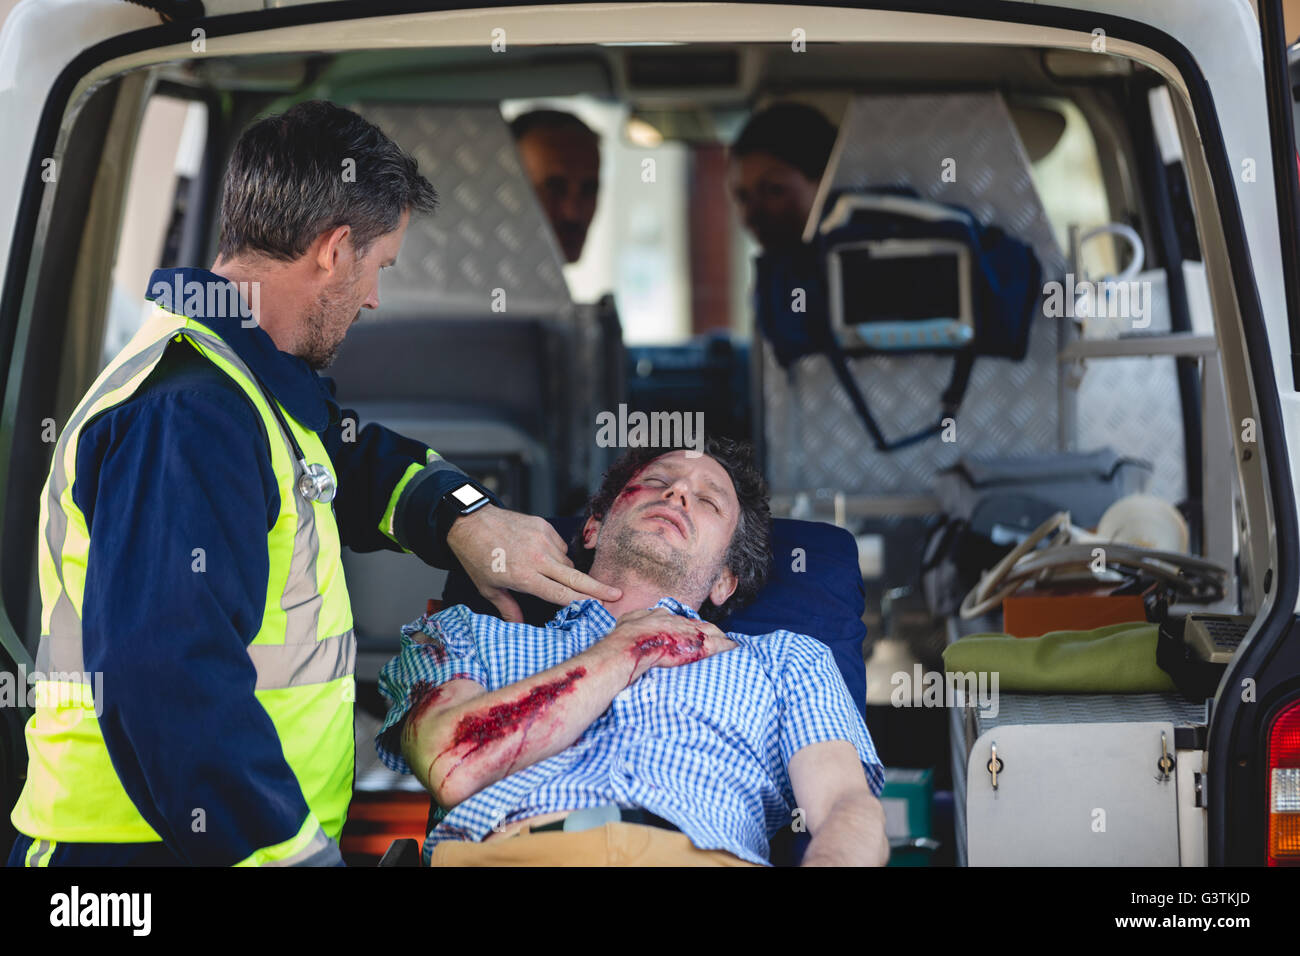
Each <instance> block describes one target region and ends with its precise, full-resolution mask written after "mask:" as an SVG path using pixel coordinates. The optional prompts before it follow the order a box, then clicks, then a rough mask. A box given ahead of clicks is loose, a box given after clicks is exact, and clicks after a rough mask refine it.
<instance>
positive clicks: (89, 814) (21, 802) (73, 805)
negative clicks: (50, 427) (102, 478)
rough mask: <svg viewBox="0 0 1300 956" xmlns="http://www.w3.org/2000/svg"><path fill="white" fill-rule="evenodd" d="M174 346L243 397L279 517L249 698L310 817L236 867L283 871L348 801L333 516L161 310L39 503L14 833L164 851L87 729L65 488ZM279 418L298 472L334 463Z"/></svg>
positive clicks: (231, 367)
mask: <svg viewBox="0 0 1300 956" xmlns="http://www.w3.org/2000/svg"><path fill="white" fill-rule="evenodd" d="M173 340H174V341H176V342H178V343H179V342H185V343H188V344H189V345H191V346H193V347H194V348H195V349H197V350H198V351H199V352H200V353H201V354H202V355H203V356H204V357H206V358H207V359H208V360H209V361H211V362H212V363H213V364H214V365H215V366H216V367H217V368H219V369H220V370H221V371H223V372H224V373H226V374H227V375H229V376H230V378H231V379H232V380H233V381H234V382H235V383H236V384H237V385H239V387H240V388H241V389H243V391H244V393H245V394H246V395H247V396H248V399H249V401H250V402H252V404H253V406H254V408H256V409H257V411H258V413H259V414H260V415H261V417H262V422H263V424H264V425H265V426H266V435H267V436H268V438H269V439H270V441H269V446H270V455H271V463H272V465H273V467H274V471H275V479H276V484H277V486H278V488H279V497H280V513H279V515H278V516H277V517H276V520H275V524H274V526H273V527H272V528H271V530H270V532H269V533H268V535H267V542H266V546H267V555H268V557H269V559H270V560H269V568H270V574H269V579H268V581H267V588H266V606H265V610H264V611H263V613H262V623H261V628H260V629H259V630H258V632H257V636H256V637H254V638H253V641H252V643H251V644H249V646H248V655H249V657H250V658H251V659H252V662H253V665H254V667H255V669H256V672H257V685H256V689H255V691H254V693H255V694H256V696H257V699H258V700H259V701H260V702H261V704H262V706H263V707H264V708H266V712H267V714H268V715H269V716H270V718H271V721H272V722H273V723H274V725H275V729H276V732H277V733H278V734H279V738H280V744H281V746H282V748H283V750H284V755H285V759H286V760H287V761H288V764H289V767H290V768H291V769H292V770H293V772H294V774H295V775H296V776H297V778H298V783H299V784H300V786H301V788H302V792H303V796H304V797H305V798H306V801H307V806H308V808H309V813H308V816H307V817H306V819H304V821H303V824H302V827H301V829H300V830H299V832H298V833H297V834H296V835H295V836H294V837H292V838H290V839H289V840H287V841H285V842H284V843H282V844H279V845H277V846H270V847H262V848H260V849H258V850H257V851H256V852H254V853H253V854H252V855H251V856H250V857H249V858H248V859H246V860H243V861H241V862H242V863H244V864H276V863H279V864H285V863H292V862H296V861H299V860H303V859H306V858H308V857H310V856H311V855H312V854H315V853H317V852H319V851H320V850H322V849H326V848H328V841H329V840H330V839H333V840H338V838H339V836H340V834H341V833H342V830H343V823H344V820H345V818H346V816H347V808H348V802H349V800H350V799H351V795H352V778H353V767H354V762H355V756H356V755H355V752H354V751H355V738H354V734H353V726H352V713H353V706H354V701H355V700H356V684H355V680H354V676H353V675H354V671H355V666H356V637H355V635H354V633H353V628H352V608H351V604H350V602H349V600H348V592H347V586H346V584H345V583H344V580H343V566H342V563H341V562H340V560H339V534H338V526H337V524H336V523H335V520H334V512H333V509H332V508H331V506H330V505H329V504H328V503H324V502H321V501H309V500H307V499H306V498H304V497H303V496H302V495H301V494H299V492H298V487H297V485H298V477H299V476H298V472H299V471H300V470H301V467H300V465H299V464H298V462H297V461H296V460H295V456H294V455H293V453H292V444H291V442H290V441H289V439H288V436H287V435H285V432H284V429H283V428H282V426H281V424H280V422H281V419H280V418H278V417H277V416H276V414H275V413H274V412H273V411H272V409H271V406H270V405H269V404H268V397H267V395H265V394H264V393H263V391H262V390H261V388H259V387H258V384H257V381H256V379H255V378H254V376H253V374H252V372H251V371H250V370H249V369H248V367H247V366H246V365H245V364H244V363H243V361H242V360H240V358H239V356H238V355H236V354H235V352H234V350H233V349H231V348H230V346H229V345H227V344H226V342H224V341H223V340H222V339H221V337H220V336H218V335H217V334H216V333H215V332H213V331H212V330H211V329H209V328H207V327H206V326H204V325H203V324H202V323H201V322H200V321H198V320H195V319H191V318H187V317H185V316H183V315H176V314H174V313H171V312H168V311H166V310H164V309H161V308H159V309H155V310H154V312H153V314H152V315H151V317H150V318H149V320H148V321H147V322H146V323H145V324H144V326H143V327H142V328H141V329H140V330H139V331H138V332H137V333H136V334H135V336H134V337H133V338H132V339H131V341H130V342H129V343H127V346H126V348H125V349H123V350H122V352H121V353H120V354H119V355H118V356H117V357H116V358H115V359H114V360H113V361H112V362H111V363H110V364H109V366H108V367H107V368H106V369H104V371H103V372H102V373H101V374H100V375H99V377H98V378H97V379H96V380H95V383H94V384H93V385H92V386H91V388H90V391H89V392H87V393H86V396H85V397H84V398H83V399H82V400H81V403H80V404H79V405H78V406H77V408H76V410H75V411H74V412H73V413H72V417H71V419H69V421H68V424H67V426H66V427H65V428H64V430H63V434H62V435H61V436H60V437H59V441H58V444H57V445H56V446H55V449H54V462H53V465H52V467H51V469H50V476H49V479H48V480H47V481H46V483H45V488H44V490H43V492H42V495H41V513H40V530H41V534H40V559H39V574H40V590H41V640H40V646H39V649H38V651H37V659H36V664H37V671H38V672H39V677H38V681H37V684H36V687H35V692H36V708H35V713H34V715H33V716H32V718H31V719H30V720H29V721H28V723H27V728H26V737H27V752H28V770H27V781H26V784H25V786H24V787H23V791H22V794H21V795H20V796H19V798H18V803H17V805H16V806H15V807H14V811H13V815H12V820H13V824H14V827H15V828H16V829H17V830H18V831H19V832H21V833H24V834H26V835H27V836H29V837H32V838H33V839H34V840H37V841H48V842H50V843H54V842H59V841H66V842H71V843H148V842H155V841H158V842H160V841H161V839H162V838H161V837H160V836H159V835H158V834H157V833H156V832H155V831H154V829H153V828H152V827H151V826H150V825H149V824H148V823H147V822H146V821H145V819H144V817H142V816H141V815H140V813H139V811H138V810H137V809H136V807H135V805H134V804H133V803H132V802H131V799H130V798H129V797H128V796H127V793H126V790H125V789H124V788H123V786H122V783H121V781H120V780H119V778H118V776H117V773H116V772H115V771H114V769H113V764H112V762H111V761H110V759H109V753H108V749H107V747H106V746H105V744H104V737H103V734H102V732H101V730H100V727H99V721H98V719H97V717H96V715H95V701H94V698H93V694H92V684H91V681H90V676H89V675H88V674H86V670H85V666H84V663H83V661H84V655H83V652H82V639H81V634H82V632H81V620H82V618H81V613H82V599H83V597H84V594H85V586H86V564H87V558H88V555H89V552H90V532H89V530H88V528H87V523H86V518H85V516H84V515H83V514H82V513H81V510H80V509H79V508H78V507H77V505H76V503H75V502H74V501H73V499H72V486H73V480H74V478H75V469H76V462H77V441H78V438H79V436H80V434H81V430H82V428H83V426H84V425H85V424H86V423H87V422H89V421H90V420H91V419H92V418H93V417H95V416H96V415H98V414H99V413H101V412H103V411H104V410H106V409H109V408H112V407H113V406H115V405H119V404H121V403H122V402H125V401H126V400H127V399H128V398H130V397H131V396H132V395H133V394H134V393H135V391H136V390H137V389H138V388H139V387H140V385H141V383H142V382H144V381H145V379H146V378H148V376H149V373H150V372H151V371H152V370H153V369H154V367H155V366H156V365H157V364H158V362H159V360H160V359H161V358H162V356H163V352H164V351H165V350H166V348H167V346H168V345H169V343H171V342H172V341H173ZM270 401H274V399H273V398H272V399H270ZM281 412H282V414H283V421H284V423H285V425H287V426H288V428H290V429H291V430H292V433H293V436H294V437H295V438H296V439H297V442H298V445H299V446H300V447H301V449H302V451H303V453H304V455H305V456H306V460H307V461H309V462H320V461H326V462H327V461H329V455H328V453H327V452H326V450H325V447H324V445H323V444H322V443H321V441H320V438H319V436H318V435H317V434H316V433H315V432H314V431H312V430H311V429H308V428H305V427H303V426H302V425H300V424H299V423H298V422H297V421H295V420H294V418H293V416H292V415H290V414H289V413H288V412H287V411H284V410H283V408H281ZM124 586H126V585H124ZM110 639H111V637H110ZM197 745H198V746H201V745H202V744H201V742H199V743H198V744H197ZM45 858H46V859H48V853H46V854H45Z"/></svg>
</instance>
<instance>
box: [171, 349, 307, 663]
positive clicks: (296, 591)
mask: <svg viewBox="0 0 1300 956" xmlns="http://www.w3.org/2000/svg"><path fill="white" fill-rule="evenodd" d="M188 334H192V335H193V336H194V337H195V338H196V339H198V340H200V341H202V342H203V343H204V344H205V345H206V346H208V347H209V348H210V349H212V350H213V351H214V352H217V353H218V354H220V355H221V356H222V357H223V358H225V359H226V360H227V361H229V362H230V363H231V364H232V365H234V366H235V367H236V368H238V369H240V370H241V371H242V372H243V373H244V374H245V375H246V376H248V378H249V379H250V380H252V381H255V379H254V378H253V373H252V372H250V371H249V369H248V366H246V365H245V364H244V363H243V361H242V360H241V359H240V358H239V356H238V355H236V354H235V352H234V350H233V349H231V347H230V346H229V345H227V344H226V343H225V342H223V341H222V340H221V339H219V338H216V337H215V336H211V335H205V334H204V333H202V332H191V333H188ZM263 398H264V399H265V400H267V401H274V399H273V398H270V399H267V398H266V396H263ZM272 417H273V418H275V417H276V416H275V415H274V412H272ZM276 421H277V424H279V420H278V418H277V419H276ZM279 431H280V437H282V438H283V439H284V445H285V450H286V451H287V452H288V457H289V467H290V468H291V469H293V472H294V479H295V480H294V481H291V482H290V491H289V494H291V495H292V496H293V502H294V507H295V509H296V511H297V514H298V524H297V526H296V528H295V529H294V534H293V554H292V555H291V556H290V558H289V574H288V577H286V578H285V582H284V591H283V593H282V594H281V595H280V608H281V610H283V611H284V612H285V614H284V618H285V620H284V630H285V634H284V640H285V643H286V644H297V645H309V644H312V643H314V642H315V641H316V637H317V633H318V629H319V627H320V611H321V607H322V606H323V605H324V603H325V599H324V597H323V596H322V595H321V593H320V587H319V585H318V583H317V581H316V558H317V555H318V554H319V552H320V538H319V537H318V536H317V534H316V512H315V511H314V510H313V509H312V503H311V502H310V501H308V500H307V499H306V498H304V497H303V496H302V495H300V494H298V491H297V483H296V478H297V473H298V459H297V457H296V456H295V455H294V452H293V442H292V441H291V440H290V438H289V436H288V435H287V434H286V433H285V431H284V428H283V426H281V427H280V429H279ZM259 646H267V645H259ZM251 649H252V648H251V647H250V651H251ZM254 663H255V664H256V663H257V659H256V658H254ZM258 675H259V676H258V687H259V688H260V687H261V686H262V684H261V681H262V678H261V667H260V666H259V667H258ZM308 683H315V682H314V681H309V682H308ZM270 686H275V687H285V686H288V685H287V684H278V683H277V684H272V685H270Z"/></svg>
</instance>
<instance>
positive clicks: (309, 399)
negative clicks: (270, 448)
mask: <svg viewBox="0 0 1300 956" xmlns="http://www.w3.org/2000/svg"><path fill="white" fill-rule="evenodd" d="M213 285H217V286H229V287H234V283H232V282H231V281H230V280H229V279H226V278H223V277H222V276H219V275H217V274H216V273H214V272H209V271H208V270H207V269H191V268H183V269H155V270H154V272H153V275H151V276H150V277H149V288H148V291H147V292H146V293H145V298H147V299H149V300H150V301H151V302H153V303H155V304H156V305H158V306H160V307H161V308H163V309H166V310H167V311H168V312H171V313H173V314H175V315H184V316H185V317H187V318H191V319H197V320H198V321H200V322H202V323H203V324H204V325H206V326H207V327H208V328H210V329H212V331H213V332H216V333H217V335H219V336H220V337H221V339H222V341H224V342H225V343H226V344H227V345H229V346H230V347H231V348H232V349H233V350H234V352H235V354H236V355H238V356H239V358H240V359H241V360H242V361H243V363H244V364H245V365H247V366H248V367H249V369H250V370H251V371H252V372H253V374H254V375H256V376H257V378H258V379H259V380H261V382H262V384H263V385H265V386H266V388H267V389H268V390H269V391H270V392H271V394H272V395H274V396H275V398H276V399H277V400H278V401H279V403H280V404H281V405H283V406H284V409H285V411H287V412H288V413H289V414H290V415H292V416H293V417H294V418H296V419H297V420H298V421H299V422H300V423H301V424H302V425H303V426H305V427H307V428H310V429H311V430H312V431H315V432H323V431H324V430H325V429H326V428H328V427H329V425H330V423H331V422H332V421H333V420H334V419H335V418H336V417H337V416H338V415H339V411H338V406H337V404H335V402H334V400H333V398H332V396H331V392H330V389H329V384H328V380H327V379H323V378H321V377H320V376H319V375H317V374H316V371H315V370H314V369H313V368H312V367H311V366H310V365H308V364H307V363H306V362H304V361H303V360H302V359H300V358H299V357H298V356H296V355H290V354H289V353H288V352H282V351H280V350H279V349H278V348H276V345H275V342H274V340H272V338H271V336H269V335H267V334H266V330H264V329H263V328H262V327H261V326H260V325H256V324H252V325H248V326H245V322H247V321H248V316H250V315H251V314H252V313H251V311H249V310H248V308H247V305H246V303H245V302H244V300H243V298H242V296H241V295H240V291H241V290H240V289H239V288H238V287H235V288H234V292H233V296H232V294H231V292H230V291H228V290H227V291H226V292H225V294H221V295H218V294H217V293H216V292H212V293H211V294H209V287H210V286H213ZM209 302H211V303H212V304H213V306H214V309H213V311H214V313H216V314H213V315H207V314H206V312H207V305H208V303H209ZM234 302H238V303H239V305H240V308H237V309H234V310H233V311H234V312H235V313H236V314H234V315H228V314H226V313H229V312H231V311H232V309H231V308H230V304H231V303H234ZM241 313H242V314H241Z"/></svg>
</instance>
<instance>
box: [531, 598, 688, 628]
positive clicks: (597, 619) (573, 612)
mask: <svg viewBox="0 0 1300 956" xmlns="http://www.w3.org/2000/svg"><path fill="white" fill-rule="evenodd" d="M654 607H662V608H666V609H667V610H669V611H672V612H673V613H674V614H677V615H680V616H681V617H689V618H691V619H692V620H696V621H698V620H700V615H699V613H698V612H696V610H695V609H694V608H691V607H687V606H686V605H685V604H682V603H681V602H680V601H677V600H675V599H673V598H670V597H663V598H660V599H659V600H658V602H656V603H655V605H654ZM574 621H586V622H587V623H589V624H591V625H592V627H594V628H596V629H597V630H599V631H601V632H602V633H603V632H607V631H610V630H613V628H614V625H615V623H617V622H616V621H615V620H614V615H612V614H610V613H609V611H608V610H607V609H606V607H605V605H603V604H601V603H600V602H599V601H597V600H596V599H595V598H584V599H583V600H581V601H574V602H573V603H572V604H570V605H569V606H568V607H565V608H561V609H560V610H559V612H558V613H556V615H555V617H553V618H552V619H551V622H550V623H549V624H548V625H547V627H564V626H566V625H568V624H570V622H574Z"/></svg>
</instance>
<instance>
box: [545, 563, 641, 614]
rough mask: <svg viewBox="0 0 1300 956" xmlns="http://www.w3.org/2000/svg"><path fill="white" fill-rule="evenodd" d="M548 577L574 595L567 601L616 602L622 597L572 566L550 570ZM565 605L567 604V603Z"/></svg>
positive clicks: (611, 586) (610, 587) (619, 592)
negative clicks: (588, 599) (593, 599)
mask: <svg viewBox="0 0 1300 956" xmlns="http://www.w3.org/2000/svg"><path fill="white" fill-rule="evenodd" d="M549 576H550V577H551V579H552V580H555V581H559V582H560V583H561V584H563V585H564V586H565V587H567V588H568V589H569V591H570V592H571V593H573V594H574V595H575V596H574V597H571V598H569V601H580V600H582V599H584V598H589V597H593V598H596V599H597V600H599V601H617V600H618V599H619V598H621V597H622V596H623V592H622V591H621V590H619V589H618V588H616V587H614V586H613V585H610V584H602V583H601V582H600V581H597V580H596V579H595V578H593V577H591V576H590V575H587V574H583V573H582V572H581V571H579V570H578V569H577V568H575V567H573V566H572V565H570V566H569V567H567V568H552V569H550V575H549ZM565 603H566V604H567V603H568V601H566V602H565Z"/></svg>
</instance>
